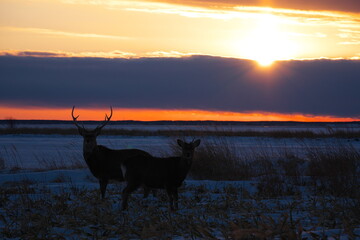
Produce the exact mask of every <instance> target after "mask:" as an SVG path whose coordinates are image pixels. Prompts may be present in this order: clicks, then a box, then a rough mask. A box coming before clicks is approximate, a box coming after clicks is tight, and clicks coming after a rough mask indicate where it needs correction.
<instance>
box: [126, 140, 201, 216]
mask: <svg viewBox="0 0 360 240" xmlns="http://www.w3.org/2000/svg"><path fill="white" fill-rule="evenodd" d="M177 143H178V145H179V146H180V147H181V149H182V155H181V156H180V157H168V158H158V157H152V156H144V155H142V156H136V157H132V158H127V159H126V160H125V161H123V163H122V170H123V175H124V177H125V181H126V183H127V186H126V187H125V189H124V190H123V200H122V209H123V210H124V209H126V208H127V206H128V198H129V195H130V194H131V193H132V192H133V191H135V190H136V189H137V188H138V187H140V186H142V185H143V186H146V187H148V188H161V189H165V190H166V192H167V194H168V197H169V203H170V209H171V210H174V200H175V208H176V209H178V188H179V187H180V186H181V184H182V183H183V181H184V180H185V178H186V175H187V174H188V172H189V170H190V167H191V164H192V159H193V156H194V150H195V148H196V147H197V146H199V145H200V140H199V139H198V140H196V141H192V142H190V143H186V142H184V141H181V140H180V139H178V140H177Z"/></svg>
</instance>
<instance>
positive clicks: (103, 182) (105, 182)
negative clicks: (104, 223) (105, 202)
mask: <svg viewBox="0 0 360 240" xmlns="http://www.w3.org/2000/svg"><path fill="white" fill-rule="evenodd" d="M99 183H100V191H101V199H104V198H105V192H106V187H107V185H108V183H109V180H107V179H99Z"/></svg>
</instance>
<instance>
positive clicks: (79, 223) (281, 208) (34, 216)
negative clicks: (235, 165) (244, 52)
mask: <svg viewBox="0 0 360 240" xmlns="http://www.w3.org/2000/svg"><path fill="white" fill-rule="evenodd" d="M109 190H110V191H109V192H110V195H109V196H111V198H110V199H107V200H105V201H102V200H100V199H99V196H98V191H97V189H96V190H92V189H87V188H83V187H81V186H74V185H66V184H64V185H63V188H62V189H60V190H58V191H56V192H53V191H52V190H51V189H50V188H49V187H46V186H43V187H39V185H38V184H31V183H26V184H25V183H23V184H21V183H19V184H18V185H17V186H9V185H7V186H1V187H0V193H1V194H0V200H1V201H0V202H1V211H0V214H1V215H0V238H2V239H7V238H17V239H84V238H86V239H87V238H91V239H110V238H112V239H119V238H121V239H173V238H177V237H183V238H185V239H305V237H306V239H325V238H326V237H329V236H332V237H335V239H338V238H339V237H340V235H341V236H343V235H344V234H347V236H350V237H353V238H352V239H355V238H357V237H360V236H358V235H356V231H355V229H356V227H358V226H359V224H360V220H359V217H358V216H359V215H357V214H358V213H359V209H360V208H359V201H355V200H353V201H351V202H349V201H348V202H344V201H343V200H342V199H340V198H339V199H338V198H326V197H317V198H316V199H313V198H307V197H294V198H287V200H286V201H283V200H281V199H274V200H271V201H269V200H262V199H261V198H257V196H256V195H248V194H246V195H245V194H242V193H244V189H243V187H241V186H238V185H231V184H228V185H223V186H222V187H219V188H216V189H208V188H207V186H206V185H200V186H185V187H184V188H182V189H181V193H180V210H179V211H178V212H169V210H168V208H167V201H166V200H165V199H163V196H164V195H165V194H164V193H160V196H159V199H156V198H150V199H145V200H143V199H142V196H141V194H135V195H134V196H133V197H132V198H133V199H132V205H131V206H130V209H129V210H127V211H121V210H120V207H119V199H120V198H121V197H120V195H119V192H120V190H121V189H116V188H115V189H114V188H111V189H109ZM329 229H342V230H337V231H331V232H328V230H329Z"/></svg>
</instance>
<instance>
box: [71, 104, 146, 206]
mask: <svg viewBox="0 0 360 240" xmlns="http://www.w3.org/2000/svg"><path fill="white" fill-rule="evenodd" d="M74 109H75V106H73V108H72V111H71V116H72V118H73V122H74V124H75V126H76V127H77V128H78V130H79V134H80V135H81V136H82V137H83V138H84V142H83V156H84V159H85V162H86V164H87V165H88V167H89V169H90V171H91V173H92V174H93V175H94V177H96V178H97V179H98V180H99V184H100V191H101V198H102V199H103V198H105V192H106V187H107V185H108V183H109V180H117V181H124V176H123V174H122V171H121V164H122V162H123V161H124V160H126V159H128V158H131V157H136V156H143V157H151V155H150V154H149V153H147V152H145V151H142V150H139V149H123V150H113V149H109V148H107V147H104V146H102V145H97V142H96V137H97V136H98V135H99V134H100V132H101V129H102V128H103V127H105V126H106V124H108V123H109V121H110V119H111V117H112V113H113V112H112V108H111V107H110V109H111V113H110V116H108V115H107V114H106V115H105V121H104V122H103V123H102V124H101V125H100V126H98V127H96V128H95V129H94V130H87V129H85V127H81V126H80V125H79V124H78V123H77V118H78V117H79V116H77V117H75V116H74ZM147 194H148V190H147V189H145V195H147Z"/></svg>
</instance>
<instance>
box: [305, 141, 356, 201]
mask: <svg viewBox="0 0 360 240" xmlns="http://www.w3.org/2000/svg"><path fill="white" fill-rule="evenodd" d="M307 153H308V158H309V168H308V174H309V175H310V176H311V177H312V179H313V182H314V190H315V192H316V193H325V194H332V195H335V196H348V197H357V198H360V190H359V189H360V151H359V150H357V149H355V148H354V147H353V145H351V144H342V143H337V144H331V145H326V146H324V147H323V148H314V147H311V146H308V151H307Z"/></svg>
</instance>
